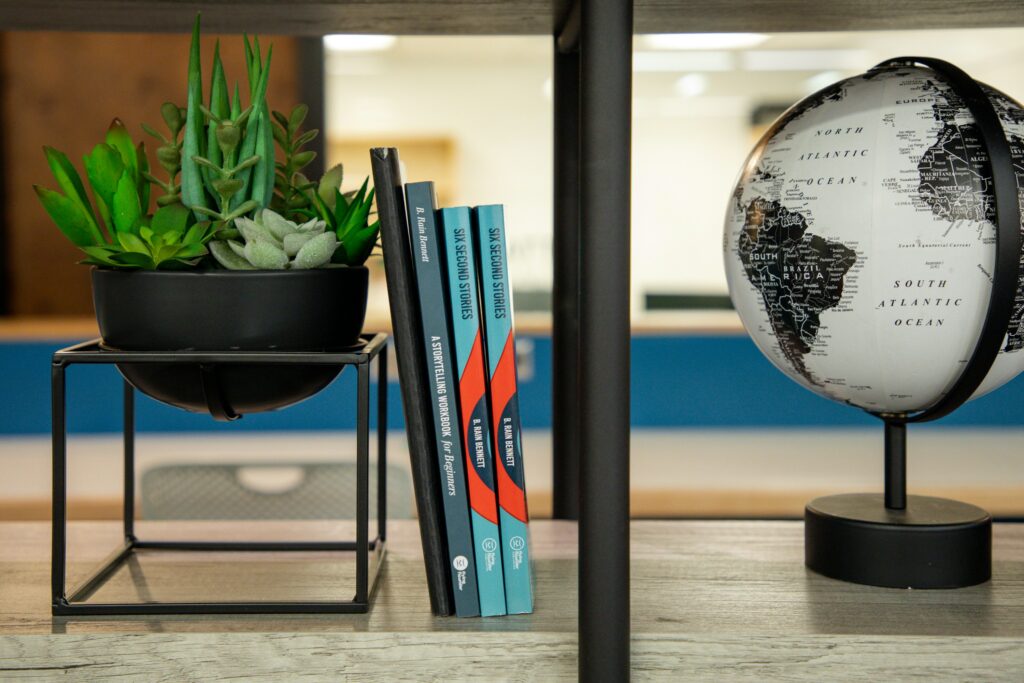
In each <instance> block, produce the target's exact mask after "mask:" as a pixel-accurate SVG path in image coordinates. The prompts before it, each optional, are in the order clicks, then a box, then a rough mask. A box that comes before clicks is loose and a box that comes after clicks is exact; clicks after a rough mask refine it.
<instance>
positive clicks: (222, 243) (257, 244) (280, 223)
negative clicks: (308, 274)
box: [210, 209, 338, 270]
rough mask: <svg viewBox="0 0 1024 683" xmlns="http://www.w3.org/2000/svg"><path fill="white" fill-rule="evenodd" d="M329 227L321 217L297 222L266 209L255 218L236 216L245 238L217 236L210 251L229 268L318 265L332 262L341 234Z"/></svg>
mask: <svg viewBox="0 0 1024 683" xmlns="http://www.w3.org/2000/svg"><path fill="white" fill-rule="evenodd" d="M326 227H327V224H326V223H325V222H324V221H322V220H317V219H312V220H309V221H306V222H305V223H302V224H298V223H295V222H293V221H290V220H288V219H286V218H284V217H283V216H281V215H280V214H278V213H276V212H274V211H271V210H270V209H263V210H262V211H259V212H257V213H256V217H255V219H249V218H236V219H235V228H236V229H237V231H238V233H239V236H240V237H241V238H242V239H243V240H244V242H239V241H237V240H234V239H228V240H217V241H215V242H211V243H210V252H211V253H212V254H213V257H214V258H215V259H217V262H218V263H220V264H221V265H222V266H224V267H225V268H227V269H229V270H284V269H286V268H290V269H296V270H297V269H308V268H319V267H321V266H326V265H328V264H330V262H331V256H333V255H334V251H335V250H336V249H337V248H338V238H337V237H336V236H335V234H334V233H333V232H330V231H325V228H326Z"/></svg>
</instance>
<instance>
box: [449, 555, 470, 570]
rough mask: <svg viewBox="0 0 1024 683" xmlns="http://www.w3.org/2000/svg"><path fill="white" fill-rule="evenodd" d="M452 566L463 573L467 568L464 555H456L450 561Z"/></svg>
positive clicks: (467, 564) (467, 561)
mask: <svg viewBox="0 0 1024 683" xmlns="http://www.w3.org/2000/svg"><path fill="white" fill-rule="evenodd" d="M452 566H453V567H455V569H457V570H458V571H460V572H464V571H466V569H467V568H468V567H469V560H467V559H466V556H465V555H457V556H456V557H455V559H454V560H452Z"/></svg>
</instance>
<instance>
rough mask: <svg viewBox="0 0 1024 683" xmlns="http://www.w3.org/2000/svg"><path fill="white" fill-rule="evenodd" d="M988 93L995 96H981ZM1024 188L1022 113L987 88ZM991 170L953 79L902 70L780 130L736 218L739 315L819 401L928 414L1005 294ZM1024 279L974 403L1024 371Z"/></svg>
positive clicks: (812, 109) (766, 142) (856, 84)
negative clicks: (998, 270) (994, 302)
mask: <svg viewBox="0 0 1024 683" xmlns="http://www.w3.org/2000/svg"><path fill="white" fill-rule="evenodd" d="M983 87H984V86H983ZM985 92H986V93H987V94H988V96H989V99H990V100H991V102H992V104H993V106H994V107H995V110H996V112H997V114H998V115H999V119H1000V121H1001V123H1002V125H1003V129H1004V132H1005V133H1006V136H1007V139H1008V141H1009V143H1010V149H1011V156H1012V158H1013V163H1014V168H1015V171H1016V174H1017V182H1018V187H1021V186H1022V185H1024V182H1022V181H1024V109H1022V108H1021V106H1020V105H1019V104H1018V103H1017V102H1015V101H1014V100H1012V99H1010V98H1009V97H1007V96H1006V95H1004V94H1002V93H1000V92H998V91H996V90H994V89H991V88H988V87H985ZM991 183H992V177H991V170H990V167H989V164H988V160H987V157H986V156H985V152H984V146H983V145H982V144H981V142H980V135H979V131H978V130H977V127H976V125H975V123H974V119H973V117H972V116H971V114H970V113H969V111H968V110H967V108H966V107H965V106H964V104H963V103H962V101H961V100H960V98H959V97H958V96H957V95H956V94H955V93H954V92H953V90H952V89H951V88H950V87H949V85H948V84H947V83H946V82H944V80H943V79H942V77H941V76H940V75H938V74H936V73H935V72H933V71H931V70H929V69H925V68H920V67H909V66H907V67H892V68H884V69H879V70H875V71H871V72H868V73H865V74H862V75H860V76H855V77H853V78H848V79H846V80H843V81H840V82H838V83H836V84H834V85H832V86H830V87H828V88H825V89H824V90H821V91H820V92H818V93H815V94H814V95H811V96H810V97H808V98H806V99H804V100H803V101H801V102H799V103H798V104H796V105H795V106H793V107H792V108H790V109H789V110H788V111H787V112H786V113H785V114H783V115H782V116H781V117H780V118H779V120H778V121H776V122H775V124H773V126H772V127H771V128H770V129H769V131H768V133H766V134H765V136H764V137H763V138H762V139H761V140H760V142H758V144H757V146H756V147H755V148H754V151H753V152H752V153H751V154H750V156H749V158H748V159H747V162H746V165H745V166H744V168H743V170H742V172H741V174H740V178H739V181H738V183H737V185H736V189H735V192H734V194H733V196H732V198H731V200H730V203H729V204H730V206H729V210H728V215H727V217H726V221H725V239H724V250H725V271H726V276H727V279H728V282H729V291H730V294H731V297H732V301H733V304H734V306H735V307H736V310H737V312H738V313H739V316H740V319H741V320H742V321H743V325H744V326H745V327H746V329H747V331H748V332H749V333H750V335H751V337H753V339H754V341H755V342H756V344H757V346H758V347H759V348H760V349H761V351H762V352H763V353H764V354H765V355H766V356H767V357H768V358H769V359H770V360H771V361H772V362H773V363H774V364H775V365H776V366H777V367H778V368H779V369H780V370H782V371H783V372H784V373H786V375H788V376H789V377H791V378H792V379H794V380H795V381H797V382H798V383H800V384H801V385H803V386H805V387H807V388H808V389H810V390H811V391H814V392H815V393H817V394H820V395H822V396H825V397H827V398H830V399H833V400H835V401H840V402H843V403H848V404H851V405H854V406H858V407H861V408H864V409H866V410H870V411H872V412H884V413H907V412H913V411H918V410H924V409H926V408H928V407H930V406H932V405H933V404H935V403H936V402H937V401H938V400H939V399H940V398H941V397H942V396H943V395H944V394H945V393H946V392H947V391H948V390H949V388H950V387H951V386H952V385H953V384H954V383H955V382H956V380H957V379H958V378H959V376H960V373H961V371H962V370H963V368H964V365H965V364H966V362H967V360H968V358H969V357H970V355H971V353H972V351H973V350H974V347H975V344H976V343H977V341H978V337H979V334H980V331H981V327H982V322H983V320H984V317H985V312H986V310H987V307H988V302H989V295H990V292H991V289H992V283H991V275H992V271H993V267H994V263H995V225H994V222H993V221H994V220H995V208H994V197H993V194H992V191H991ZM1022 315H1024V282H1019V283H1018V287H1017V293H1016V298H1015V301H1014V307H1013V315H1012V318H1011V321H1010V325H1009V328H1008V329H1007V330H1006V337H1005V339H1004V340H1003V344H1002V347H1001V349H1000V352H999V355H998V356H997V358H996V360H995V363H994V364H993V366H992V368H991V370H990V371H989V373H988V375H987V376H986V378H985V380H984V382H983V383H982V385H981V387H980V388H979V389H978V391H977V392H975V397H976V396H980V395H981V394H984V393H987V392H989V391H991V390H993V389H995V388H997V387H999V386H1001V385H1002V384H1004V383H1006V382H1008V381H1009V380H1011V379H1012V378H1013V377H1014V376H1016V375H1017V374H1018V373H1019V372H1020V371H1021V370H1022V369H1024V327H1022V324H1021V318H1022Z"/></svg>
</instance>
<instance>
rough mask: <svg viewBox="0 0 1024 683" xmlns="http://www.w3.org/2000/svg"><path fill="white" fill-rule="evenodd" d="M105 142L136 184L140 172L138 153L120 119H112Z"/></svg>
mask: <svg viewBox="0 0 1024 683" xmlns="http://www.w3.org/2000/svg"><path fill="white" fill-rule="evenodd" d="M106 142H107V144H108V145H110V146H111V147H113V148H114V149H115V150H117V153H118V154H119V155H121V161H122V163H123V164H124V167H125V168H126V169H128V173H129V174H130V176H131V179H132V181H133V182H138V179H139V170H140V169H139V158H138V152H137V151H136V149H135V143H134V142H132V136H131V135H129V134H128V129H127V128H125V127H124V123H122V122H121V119H114V120H113V121H112V122H111V123H110V127H109V128H108V129H107V139H106Z"/></svg>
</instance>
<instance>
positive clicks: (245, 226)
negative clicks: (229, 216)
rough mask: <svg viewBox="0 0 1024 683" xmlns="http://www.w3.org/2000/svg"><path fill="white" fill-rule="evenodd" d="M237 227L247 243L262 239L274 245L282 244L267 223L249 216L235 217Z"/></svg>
mask: <svg viewBox="0 0 1024 683" xmlns="http://www.w3.org/2000/svg"><path fill="white" fill-rule="evenodd" d="M235 227H236V228H238V232H240V233H242V237H244V238H245V241H246V243H249V242H260V241H262V242H269V243H271V244H274V245H277V244H280V241H279V240H278V238H277V237H276V236H275V235H274V233H272V232H271V231H270V230H269V229H268V228H267V227H266V226H265V225H261V224H260V223H257V222H256V221H254V220H251V219H249V218H237V219H235Z"/></svg>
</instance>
